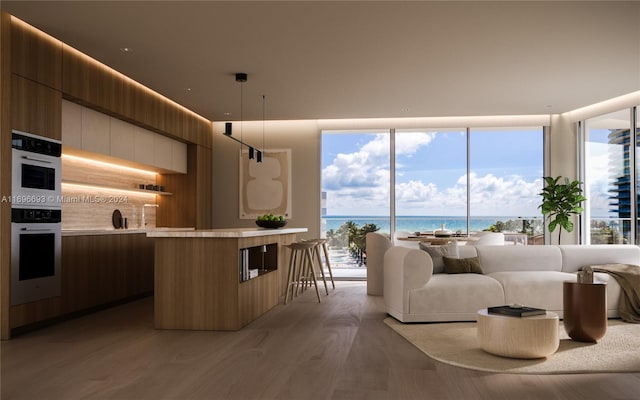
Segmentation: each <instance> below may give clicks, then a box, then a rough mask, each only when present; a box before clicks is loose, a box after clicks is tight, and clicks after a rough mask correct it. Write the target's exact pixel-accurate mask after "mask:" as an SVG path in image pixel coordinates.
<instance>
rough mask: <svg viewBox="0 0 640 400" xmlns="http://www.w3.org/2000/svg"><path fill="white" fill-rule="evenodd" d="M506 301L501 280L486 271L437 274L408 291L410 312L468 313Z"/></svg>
mask: <svg viewBox="0 0 640 400" xmlns="http://www.w3.org/2000/svg"><path fill="white" fill-rule="evenodd" d="M504 301H505V300H504V291H503V289H502V286H500V283H498V281H496V280H495V279H493V278H490V277H488V276H486V275H479V274H457V275H448V274H437V275H433V276H432V277H431V279H430V280H429V282H427V284H426V285H424V286H422V287H420V288H417V289H413V290H410V291H409V313H410V314H440V313H441V314H468V313H469V312H470V311H471V312H472V313H475V312H477V311H478V310H480V309H482V308H487V307H490V306H496V305H503V304H504ZM434 320H438V319H437V318H434ZM451 320H455V319H451Z"/></svg>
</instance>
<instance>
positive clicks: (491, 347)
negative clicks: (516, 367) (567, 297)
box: [478, 309, 560, 358]
mask: <svg viewBox="0 0 640 400" xmlns="http://www.w3.org/2000/svg"><path fill="white" fill-rule="evenodd" d="M478 342H479V343H480V347H481V348H482V349H483V350H484V351H486V352H488V353H491V354H495V355H498V356H503V357H511V358H542V357H546V356H548V355H551V354H553V353H555V352H556V350H558V346H559V345H560V338H559V332H558V314H556V313H553V312H549V311H547V314H546V315H536V316H533V317H508V316H503V315H498V314H489V313H488V312H487V310H486V309H484V310H480V311H478Z"/></svg>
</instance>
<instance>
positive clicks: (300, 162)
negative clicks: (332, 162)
mask: <svg viewBox="0 0 640 400" xmlns="http://www.w3.org/2000/svg"><path fill="white" fill-rule="evenodd" d="M213 126H214V130H213V132H214V135H213V227H214V228H231V227H242V228H244V227H255V226H256V225H255V223H254V221H253V220H246V219H240V218H239V182H238V181H239V154H240V145H239V144H238V143H237V142H235V141H233V140H231V139H229V138H227V137H225V136H224V135H223V134H222V132H224V123H220V122H216V123H214V124H213ZM262 126H263V124H262V121H259V122H243V123H242V138H243V141H244V142H246V143H248V144H250V145H252V146H256V147H258V148H261V147H262ZM264 127H265V129H264V132H265V148H266V149H291V168H292V174H291V180H292V215H293V217H292V218H291V219H290V220H289V223H288V225H287V226H290V227H306V228H308V229H309V232H308V233H307V234H306V235H302V234H301V235H299V237H300V238H314V237H320V143H321V142H320V130H319V128H318V125H317V123H316V121H265V123H264ZM233 136H234V137H236V138H238V139H239V138H240V123H239V122H235V123H234V124H233Z"/></svg>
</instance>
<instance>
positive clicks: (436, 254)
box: [419, 242, 459, 274]
mask: <svg viewBox="0 0 640 400" xmlns="http://www.w3.org/2000/svg"><path fill="white" fill-rule="evenodd" d="M419 247H420V249H421V250H424V251H426V252H427V253H429V256H431V260H432V261H433V273H434V274H441V273H443V272H444V261H443V260H442V257H444V256H447V257H450V258H458V257H459V255H458V245H457V244H456V243H455V242H454V243H449V244H445V245H442V246H431V245H428V244H425V243H422V242H420V244H419Z"/></svg>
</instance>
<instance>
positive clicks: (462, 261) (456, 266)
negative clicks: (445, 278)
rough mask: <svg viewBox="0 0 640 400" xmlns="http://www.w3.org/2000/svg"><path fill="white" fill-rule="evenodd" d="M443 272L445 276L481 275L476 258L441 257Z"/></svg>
mask: <svg viewBox="0 0 640 400" xmlns="http://www.w3.org/2000/svg"><path fill="white" fill-rule="evenodd" d="M442 260H443V261H444V272H446V273H447V274H469V273H471V274H482V267H481V266H480V261H479V260H478V257H471V258H450V257H446V256H445V257H442Z"/></svg>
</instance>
